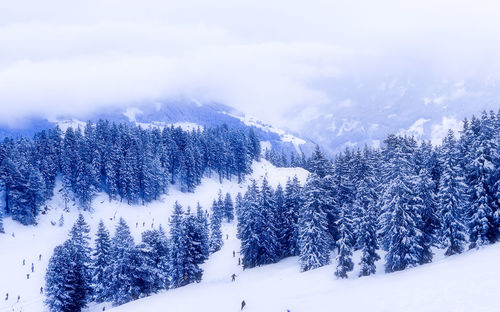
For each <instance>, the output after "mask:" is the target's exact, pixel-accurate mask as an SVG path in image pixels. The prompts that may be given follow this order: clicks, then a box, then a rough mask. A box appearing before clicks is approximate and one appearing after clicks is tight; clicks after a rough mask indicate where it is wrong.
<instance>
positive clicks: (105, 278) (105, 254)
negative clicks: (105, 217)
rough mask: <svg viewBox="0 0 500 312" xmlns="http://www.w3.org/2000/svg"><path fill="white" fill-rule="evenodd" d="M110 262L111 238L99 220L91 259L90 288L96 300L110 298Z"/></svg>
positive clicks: (102, 300)
mask: <svg viewBox="0 0 500 312" xmlns="http://www.w3.org/2000/svg"><path fill="white" fill-rule="evenodd" d="M111 262H112V259H111V238H110V235H109V231H108V230H107V229H106V227H105V226H104V222H103V221H102V220H100V221H99V226H98V228H97V234H96V240H95V248H94V253H93V260H92V288H93V290H94V291H93V295H94V300H95V301H96V302H104V301H107V300H109V299H111V295H112V294H111V287H110V283H111V280H112V278H113V277H112V275H111V273H112V272H111Z"/></svg>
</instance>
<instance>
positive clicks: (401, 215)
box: [380, 137, 423, 273]
mask: <svg viewBox="0 0 500 312" xmlns="http://www.w3.org/2000/svg"><path fill="white" fill-rule="evenodd" d="M389 140H394V141H393V142H388V143H389V144H394V145H392V146H391V145H389V146H388V148H391V149H392V150H391V151H390V153H392V156H391V159H390V160H389V161H388V162H387V163H386V164H385V167H384V170H386V171H387V174H388V176H387V177H385V183H386V185H385V189H384V192H383V194H382V198H381V203H382V215H381V217H380V224H381V227H382V243H383V244H382V246H383V247H384V249H385V250H387V254H386V256H385V260H386V264H385V271H386V272H387V273H390V272H394V271H400V270H404V269H406V268H409V267H414V266H416V265H418V264H419V263H421V261H422V258H421V256H422V254H423V247H422V244H423V239H422V232H421V230H420V229H421V226H420V222H422V221H421V217H420V215H419V212H420V211H421V199H419V198H418V196H417V194H416V192H415V185H414V183H413V181H414V180H413V177H414V175H412V174H411V164H410V159H411V157H410V156H411V148H410V147H409V146H408V144H409V143H411V142H408V141H407V138H396V137H390V138H389Z"/></svg>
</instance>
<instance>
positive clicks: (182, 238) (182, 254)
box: [170, 202, 188, 288]
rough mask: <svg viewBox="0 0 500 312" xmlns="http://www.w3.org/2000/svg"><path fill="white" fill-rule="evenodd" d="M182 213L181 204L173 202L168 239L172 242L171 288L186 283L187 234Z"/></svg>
mask: <svg viewBox="0 0 500 312" xmlns="http://www.w3.org/2000/svg"><path fill="white" fill-rule="evenodd" d="M183 215H184V212H183V210H182V206H181V205H180V204H179V203H178V202H175V204H174V212H173V214H172V217H171V219H170V240H171V242H172V243H171V251H170V261H171V266H170V278H171V287H172V288H177V287H181V286H184V285H186V284H187V283H188V282H187V275H186V274H187V272H186V271H185V269H186V267H185V262H186V258H187V253H186V252H187V250H186V243H187V241H186V239H187V236H186V229H185V224H184V220H183Z"/></svg>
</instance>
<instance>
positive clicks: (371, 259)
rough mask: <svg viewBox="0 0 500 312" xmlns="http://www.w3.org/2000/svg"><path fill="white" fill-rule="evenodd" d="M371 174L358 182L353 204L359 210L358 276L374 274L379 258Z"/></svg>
mask: <svg viewBox="0 0 500 312" xmlns="http://www.w3.org/2000/svg"><path fill="white" fill-rule="evenodd" d="M374 182H375V181H374V178H373V176H371V175H369V176H366V177H365V178H364V179H363V180H362V181H361V183H360V185H359V187H358V191H357V193H356V199H355V201H354V206H355V207H357V210H359V211H360V218H361V220H360V222H359V229H358V235H359V236H358V246H359V248H360V249H361V260H360V262H359V265H360V266H361V270H360V272H359V276H360V277H361V276H368V275H371V274H375V272H376V266H375V262H376V261H377V260H380V256H379V255H378V254H377V249H378V248H379V246H378V241H377V213H376V204H377V194H376V189H375V186H376V184H375V183H374Z"/></svg>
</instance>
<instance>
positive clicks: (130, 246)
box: [110, 218, 134, 305]
mask: <svg viewBox="0 0 500 312" xmlns="http://www.w3.org/2000/svg"><path fill="white" fill-rule="evenodd" d="M111 246H112V247H111V255H112V259H113V261H112V263H111V275H112V280H111V285H110V289H111V293H112V300H113V303H114V304H115V305H120V304H124V303H126V302H129V301H130V300H132V299H133V287H134V281H133V278H132V273H133V270H134V267H132V261H131V260H132V257H133V252H134V239H133V238H132V236H131V234H130V229H129V227H128V225H127V223H126V222H125V220H124V219H123V218H120V220H119V222H118V225H117V226H116V230H115V235H114V236H113V238H112V240H111Z"/></svg>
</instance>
